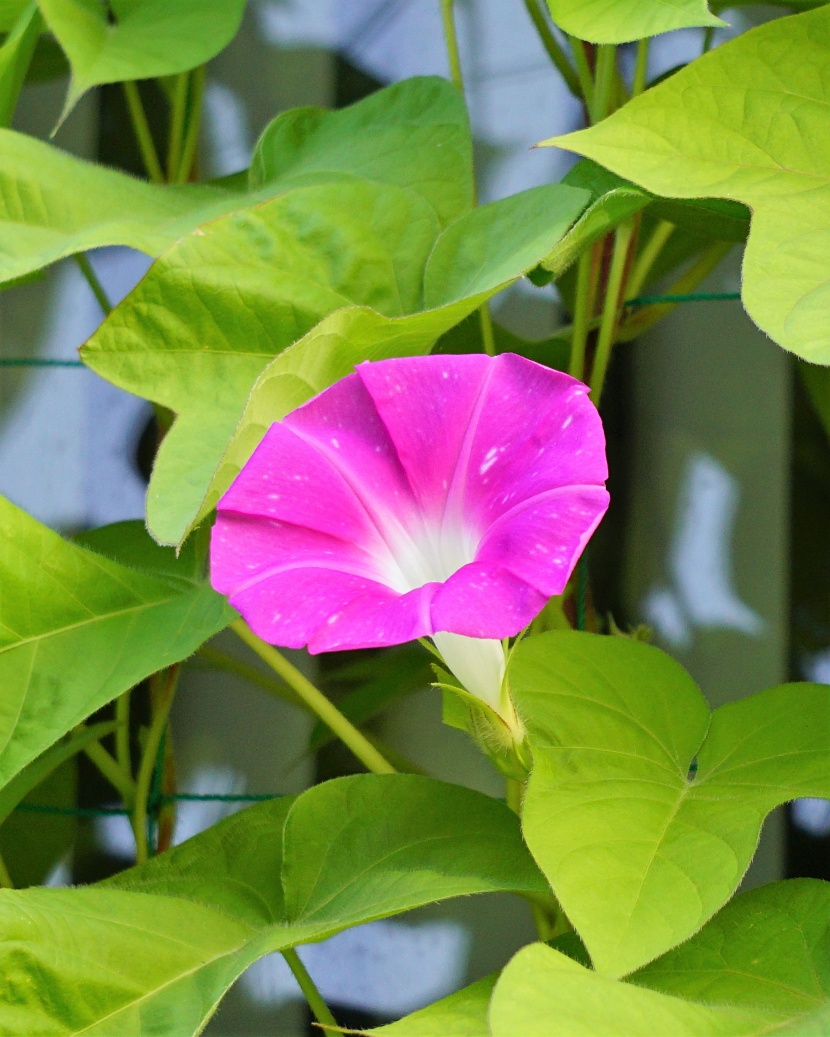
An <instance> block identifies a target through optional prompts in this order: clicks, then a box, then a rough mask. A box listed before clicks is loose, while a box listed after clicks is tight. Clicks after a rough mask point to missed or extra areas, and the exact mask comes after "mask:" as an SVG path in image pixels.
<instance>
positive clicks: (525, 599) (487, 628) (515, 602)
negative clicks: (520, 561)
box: [432, 562, 547, 638]
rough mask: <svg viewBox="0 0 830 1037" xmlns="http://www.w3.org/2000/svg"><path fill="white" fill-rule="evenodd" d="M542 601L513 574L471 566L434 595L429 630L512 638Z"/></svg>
mask: <svg viewBox="0 0 830 1037" xmlns="http://www.w3.org/2000/svg"><path fill="white" fill-rule="evenodd" d="M546 601H547V596H546V595H545V594H543V593H542V592H541V591H538V590H537V589H536V588H535V587H531V586H530V584H528V583H526V582H525V581H524V580H522V579H520V578H519V577H518V576H514V575H513V573H510V572H507V571H506V570H504V569H500V568H499V567H498V566H494V565H482V564H481V563H480V562H471V563H470V564H469V565H465V566H464V567H463V568H461V569H459V570H458V572H456V573H454V574H453V575H452V576H451V577H450V578H449V579H448V580H447V582H446V583H444V584H443V585H442V586H441V587H440V588H439V590H438V591H437V592H436V594H435V598H434V600H433V602H432V628H433V630H436V631H448V632H449V633H453V634H465V635H466V636H467V637H489V638H502V637H513V636H514V634H518V632H519V631H520V630H521V629H522V628H523V627H526V626H527V624H528V623H529V622H530V621H531V620H532V619H533V618H534V617H535V616H537V615H538V614H539V612H540V611H541V610H542V608H543V607H544V605H545V602H546Z"/></svg>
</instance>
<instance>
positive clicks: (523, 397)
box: [448, 353, 608, 532]
mask: <svg viewBox="0 0 830 1037" xmlns="http://www.w3.org/2000/svg"><path fill="white" fill-rule="evenodd" d="M492 363H493V365H494V372H493V376H492V377H491V378H490V379H489V380H488V382H487V385H486V387H485V389H484V392H483V394H482V399H481V401H480V405H479V408H478V411H477V415H476V418H477V420H476V422H475V427H474V428H471V430H470V435H469V436H468V442H467V445H466V449H465V451H464V454H463V455H462V456H461V457H460V458H459V472H458V473H457V475H456V479H455V483H454V486H453V493H452V497H453V499H452V500H451V501H450V502H449V504H448V517H449V518H450V519H454V520H455V521H457V519H458V516H459V514H463V516H464V520H465V521H466V522H468V523H470V522H473V523H476V524H477V525H478V528H479V529H480V530H481V531H482V532H483V531H484V530H486V529H487V528H488V526H489V525H490V524H491V523H492V522H494V521H495V520H496V519H497V518H498V517H499V516H501V515H503V514H505V512H507V511H509V510H510V509H511V508H513V507H515V505H517V504H519V503H522V502H523V501H526V500H528V499H529V498H531V497H534V496H536V495H537V494H539V493H544V492H546V491H548V490H552V489H557V488H559V487H563V486H572V485H582V486H585V485H597V486H602V485H604V483H605V480H606V479H607V478H608V466H607V462H606V460H605V435H604V433H603V429H602V422H601V421H600V417H599V414H598V413H597V410H596V408H595V407H594V405H593V404H592V403H591V401H590V400H589V398H588V396H587V392H588V390H587V389H586V387H585V386H584V385H583V384H582V383H581V382H578V381H577V380H576V379H574V378H571V377H570V376H569V375H566V374H563V373H562V372H561V371H552V370H550V369H549V368H546V367H542V366H541V365H540V364H536V363H533V362H532V361H530V360H525V359H524V358H523V357H519V356H514V355H512V354H508V353H506V354H503V355H502V356H499V357H496V358H495V360H494V361H493V362H492Z"/></svg>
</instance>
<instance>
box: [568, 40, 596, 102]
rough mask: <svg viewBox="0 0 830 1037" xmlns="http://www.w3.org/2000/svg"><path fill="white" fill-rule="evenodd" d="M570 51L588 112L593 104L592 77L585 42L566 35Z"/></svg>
mask: <svg viewBox="0 0 830 1037" xmlns="http://www.w3.org/2000/svg"><path fill="white" fill-rule="evenodd" d="M566 38H567V40H568V43H569V44H570V48H571V53H572V54H573V56H574V64H575V65H576V74H577V76H578V78H579V86H580V92H581V94H582V96H583V97H584V98H585V107H586V109H587V110H588V112H589V113H590V111H591V109H592V108H593V105H594V77H593V76H592V75H591V66H590V65H589V64H588V54H587V51H586V50H585V44H584V43H583V41H582V40H580V39H577V38H576V36H567V37H566Z"/></svg>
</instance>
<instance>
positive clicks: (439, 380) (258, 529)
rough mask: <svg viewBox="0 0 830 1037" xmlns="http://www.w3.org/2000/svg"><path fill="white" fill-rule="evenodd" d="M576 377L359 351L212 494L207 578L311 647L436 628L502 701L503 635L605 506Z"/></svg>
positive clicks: (259, 623) (510, 359)
mask: <svg viewBox="0 0 830 1037" xmlns="http://www.w3.org/2000/svg"><path fill="white" fill-rule="evenodd" d="M606 477H607V466H606V460H605V440H604V436H603V430H602V425H601V422H600V419H599V415H598V414H597V411H596V408H595V407H594V406H593V404H592V403H591V402H590V400H589V399H588V396H587V389H586V387H585V386H584V385H582V383H581V382H578V381H576V380H575V379H573V378H570V377H569V376H568V375H565V374H562V373H560V372H558V371H552V370H550V369H548V368H546V367H542V366H541V365H539V364H535V363H533V362H532V361H530V360H525V359H524V358H522V357H519V356H514V355H512V354H503V355H501V356H498V357H488V356H483V355H479V354H474V355H465V356H427V357H414V358H404V359H396V360H385V361H380V362H377V363H364V364H361V365H359V366H358V367H357V369H356V370H355V371H354V373H352V374H350V375H348V376H347V377H346V378H344V379H342V380H341V381H340V382H337V383H336V384H335V385H332V386H331V387H330V388H328V389H326V390H324V391H323V392H321V393H320V394H319V395H318V396H316V397H315V398H314V399H312V400H310V401H309V402H308V403H306V404H304V405H303V406H302V407H298V408H297V410H295V411H293V412H292V413H290V414H288V415H287V416H286V417H285V418H284V419H283V420H282V421H279V422H275V423H274V424H273V425H272V426H271V428H270V429H269V430H268V432H267V433H266V434H265V436H264V438H263V439H262V442H261V443H260V444H259V446H258V447H257V449H256V451H255V452H254V454H253V456H252V457H251V458H250V460H249V461H248V462H247V464H246V465H245V467H244V468H243V469H242V471H241V472H240V474H239V476H238V477H237V479H236V481H235V482H234V483H233V485H232V486H231V488H230V489H229V490H228V491H227V493H226V494H225V495H224V497H223V498H222V499H221V501H220V502H219V505H218V517H217V520H216V524H215V526H214V528H213V534H212V541H211V579H212V583H213V586H214V587H215V588H216V589H217V590H218V591H219V592H220V593H222V594H227V595H228V596H229V598H230V602H231V604H232V605H233V606H234V607H235V608H236V609H237V610H238V611H239V612H241V613H242V615H243V616H244V617H245V619H246V620H247V622H248V624H249V625H250V626H251V628H252V629H253V630H254V631H255V633H257V634H258V635H259V636H260V637H261V638H263V639H264V640H265V641H268V642H270V643H271V644H276V645H282V646H284V647H288V648H300V647H302V646H303V645H308V649H309V651H310V652H312V653H317V652H330V651H335V650H341V649H347V648H370V647H378V646H381V645H394V644H401V643H403V642H405V641H411V640H414V639H415V638H420V637H431V638H433V640H434V641H435V644H436V646H437V647H438V649H439V651H440V652H441V654H442V655H443V657H444V660H445V661H446V663H447V665H448V666H449V667H450V669H452V670H453V672H454V673H455V675H456V676H457V677H458V678H459V680H460V681H461V683H462V684H464V686H465V687H466V688H467V689H468V690H469V691H470V692H472V693H474V694H476V695H478V696H479V697H480V698H481V699H483V700H484V701H485V702H486V703H487V704H488V705H489V706H490V707H491V708H493V709H494V710H495V711H496V712H503V711H502V709H501V706H502V705H503V703H502V678H503V675H504V653H503V651H502V646H501V639H502V638H506V637H511V636H513V635H515V634H517V633H519V631H520V630H522V628H523V627H525V626H526V625H527V624H528V623H529V622H530V621H531V620H532V619H533V618H534V617H535V616H536V615H537V614H538V613H539V611H540V610H541V609H542V607H543V606H544V604H545V602H546V601H547V599H548V598H549V597H551V596H552V595H554V594H560V593H561V592H562V591H563V590H564V588H565V585H566V583H567V581H568V578H569V576H570V574H571V571H572V570H573V567H574V565H575V564H576V561H577V559H578V558H579V555H580V553H581V552H582V549H583V548H584V546H585V544H586V542H587V540H588V538H589V537H590V536H591V534H592V532H593V531H594V529H595V528H596V526H597V524H598V523H599V521H600V519H601V518H602V516H603V514H604V512H605V510H606V508H607V506H608V494H607V492H606V490H605V486H604V483H605V479H606Z"/></svg>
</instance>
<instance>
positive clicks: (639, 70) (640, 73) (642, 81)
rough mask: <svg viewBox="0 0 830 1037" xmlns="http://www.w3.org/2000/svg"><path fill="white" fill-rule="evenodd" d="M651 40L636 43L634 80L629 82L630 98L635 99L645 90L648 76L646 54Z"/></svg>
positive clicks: (648, 38) (647, 38) (646, 39)
mask: <svg viewBox="0 0 830 1037" xmlns="http://www.w3.org/2000/svg"><path fill="white" fill-rule="evenodd" d="M650 43H651V38H650V37H648V36H646V38H645V39H644V40H638V41H637V60H636V62H635V64H634V78H633V79H632V81H631V96H632V97H637V96H638V95H639V94H641V93H642V92H643V90H645V88H646V77H647V75H648V52H649V45H650Z"/></svg>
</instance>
